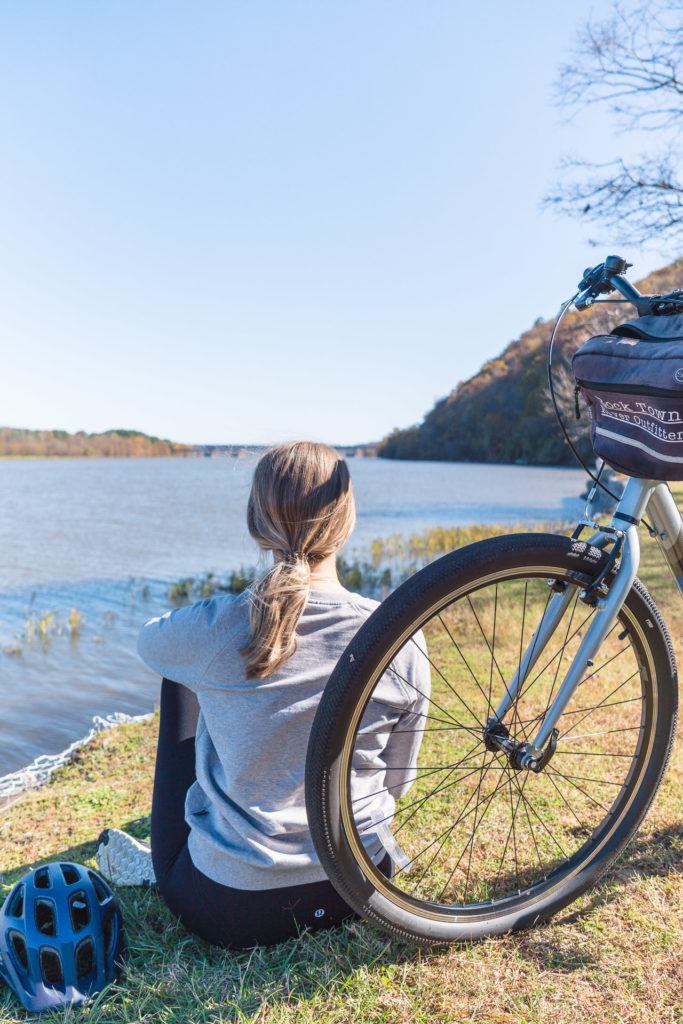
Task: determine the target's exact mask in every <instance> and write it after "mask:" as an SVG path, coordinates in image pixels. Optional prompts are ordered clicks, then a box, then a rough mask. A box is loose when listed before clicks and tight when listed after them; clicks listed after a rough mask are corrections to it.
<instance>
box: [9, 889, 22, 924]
mask: <svg viewBox="0 0 683 1024" xmlns="http://www.w3.org/2000/svg"><path fill="white" fill-rule="evenodd" d="M23 913H24V886H23V885H18V886H17V887H16V889H15V890H14V892H13V894H12V896H11V898H10V901H9V904H8V906H7V914H8V916H9V917H22V916H23Z"/></svg>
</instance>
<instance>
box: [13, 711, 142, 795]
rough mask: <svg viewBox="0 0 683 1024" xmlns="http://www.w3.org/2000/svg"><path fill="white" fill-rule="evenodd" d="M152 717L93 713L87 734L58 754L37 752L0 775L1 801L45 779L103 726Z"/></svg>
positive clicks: (42, 782)
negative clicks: (24, 763) (32, 758)
mask: <svg viewBox="0 0 683 1024" xmlns="http://www.w3.org/2000/svg"><path fill="white" fill-rule="evenodd" d="M149 718H152V714H151V713H150V714H148V715H125V714H124V713H123V712H122V711H116V712H115V713H114V714H112V715H106V716H105V717H102V716H101V715H95V716H94V717H93V720H92V729H91V730H90V732H89V733H88V735H87V736H84V737H83V738H82V739H80V740H75V741H74V742H73V743H72V744H71V746H70V747H67V749H66V750H63V751H62V752H61V754H41V755H40V757H37V758H36V759H35V761H33V762H32V763H31V764H29V765H27V766H26V768H22V769H20V771H18V772H11V773H10V774H9V775H3V776H2V777H1V778H0V801H5V800H8V799H12V798H13V797H16V796H18V795H19V794H20V793H24V792H25V791H26V790H28V789H37V788H38V787H39V786H44V785H45V783H46V782H49V781H50V779H51V778H52V776H53V775H54V773H55V772H56V771H57V769H58V768H62V767H63V766H64V765H65V764H68V763H69V761H71V760H73V757H74V755H75V754H76V753H77V752H78V751H79V750H80V749H81V747H85V746H86V745H87V744H88V743H91V742H92V741H93V740H94V739H95V737H96V736H97V735H98V734H99V733H101V732H104V731H105V730H106V729H112V728H114V727H115V726H117V725H126V724H129V723H131V722H145V721H147V720H148V719H149Z"/></svg>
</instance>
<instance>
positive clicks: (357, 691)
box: [306, 534, 676, 944]
mask: <svg viewBox="0 0 683 1024" xmlns="http://www.w3.org/2000/svg"><path fill="white" fill-rule="evenodd" d="M605 559H606V556H605V555H604V554H603V553H602V552H598V550H597V549H595V548H592V549H590V548H588V547H587V546H586V545H577V544H575V543H572V542H571V541H570V540H568V539H567V538H564V537H558V536H551V535H539V534H518V535H513V536H510V537H501V538H495V539H493V540H490V541H484V542H482V543H479V544H474V545H471V546H469V547H467V548H464V549H462V550H460V551H457V552H453V553H452V554H450V555H447V556H445V557H444V558H441V559H439V560H438V561H437V562H435V563H433V564H432V565H430V566H428V567H427V568H426V569H423V570H422V571H421V572H419V573H417V574H416V575H415V576H413V577H412V578H411V579H410V580H408V581H407V582H406V583H405V584H404V585H403V586H401V587H399V588H398V589H397V590H396V591H395V592H394V593H393V594H391V595H390V597H389V598H387V600H386V601H385V602H384V603H383V604H382V605H381V606H380V607H379V608H378V609H377V610H376V611H375V612H374V613H373V615H372V616H371V617H370V618H369V619H368V620H367V622H366V623H365V624H364V625H363V627H362V628H361V630H360V631H359V632H358V634H357V635H356V637H355V638H354V639H353V641H352V642H351V644H350V645H349V646H348V648H347V650H346V651H345V653H344V655H343V656H342V658H341V659H340V661H339V663H338V665H337V667H336V669H335V671H334V673H333V674H332V676H331V677H330V680H329V683H328V685H327V687H326V688H325V692H324V694H323V697H322V699H321V702H320V705H319V708H318V711H317V714H316V718H315V722H314V725H313V729H312V732H311V739H310V744H309V750H308V758H307V776H306V790H307V794H306V795H307V811H308V820H309V825H310V828H311V832H312V835H313V838H314V841H315V844H316V849H317V851H318V854H319V856H320V859H321V862H322V864H323V866H324V868H325V870H326V871H327V873H328V875H329V877H330V879H331V880H332V882H333V884H334V885H335V887H336V888H337V889H338V891H339V892H340V894H341V895H342V896H343V897H344V898H345V899H346V900H347V901H348V902H349V903H350V904H351V906H353V907H354V909H355V910H356V911H357V912H358V913H360V914H361V915H363V916H364V917H366V918H367V919H368V920H370V921H371V922H374V923H375V924H377V925H379V926H381V927H383V928H384V929H385V930H387V931H389V932H390V933H391V934H392V935H393V936H395V937H398V938H401V939H408V940H411V941H418V942H423V943H426V944H432V943H434V942H452V941H458V940H470V939H477V938H483V937H485V936H488V935H494V934H501V933H504V932H507V931H510V930H516V929H519V928H523V927H528V926H530V925H532V924H535V923H537V922H539V921H542V920H545V919H547V918H549V917H550V916H551V915H552V914H554V913H555V912H556V911H557V910H559V909H560V908H561V907H563V906H565V905H566V904H567V903H569V902H570V901H572V900H574V899H576V897H577V896H579V895H580V894H581V893H582V892H584V891H585V890H586V889H588V888H589V887H590V886H591V885H592V884H594V883H595V881H596V880H597V879H598V878H599V877H600V875H601V874H602V873H603V872H604V871H605V870H606V869H607V867H608V866H609V864H610V863H611V862H612V861H613V860H614V858H615V857H616V856H617V855H618V853H619V852H620V850H622V849H623V847H624V845H625V844H626V843H627V841H628V840H629V839H630V838H631V836H632V835H633V833H634V832H635V830H636V829H637V827H638V825H639V823H640V821H641V820H642V818H643V816H644V814H645V812H646V811H647V808H648V806H649V805H650V802H651V800H652V798H653V796H654V794H655V792H656V790H657V788H658V786H659V783H660V781H661V778H662V774H663V772H664V769H665V766H666V762H667V759H668V756H669V752H670V749H671V743H672V739H673V732H674V725H675V717H676V670H675V664H674V659H673V653H672V648H671V643H670V640H669V637H668V635H667V633H666V628H665V626H664V624H663V622H662V620H661V617H660V615H659V613H658V611H657V609H656V607H655V605H654V602H653V601H652V599H651V598H650V596H649V594H648V593H647V591H646V590H645V588H644V587H643V585H642V584H641V583H640V582H638V581H636V583H635V584H634V587H633V588H632V590H631V592H630V594H629V596H628V598H627V600H626V602H625V604H624V606H623V608H622V610H621V612H620V615H619V619H618V621H617V623H616V624H615V626H614V627H613V628H612V630H611V631H610V633H609V635H608V636H607V638H606V639H605V641H604V643H603V645H602V647H601V648H600V651H599V654H598V656H597V657H596V659H595V664H594V665H592V666H589V667H588V669H587V670H586V673H585V676H584V678H583V680H582V682H581V683H580V685H579V686H578V688H577V690H576V692H575V694H574V696H573V698H572V700H571V701H570V703H569V704H568V706H567V708H566V709H565V712H564V714H563V715H562V717H561V719H560V721H559V723H558V729H559V737H558V742H557V748H556V750H555V753H554V755H553V757H552V759H551V760H550V762H549V763H548V764H547V765H546V766H545V767H544V768H543V770H542V771H540V772H539V773H534V772H531V771H526V770H517V769H516V768H515V767H514V766H513V765H512V764H511V762H510V760H509V759H508V756H507V755H506V754H505V753H503V751H501V750H500V749H498V748H496V747H495V746H494V745H492V744H491V742H490V739H489V740H487V733H486V724H487V721H488V720H489V719H490V718H491V717H492V715H493V712H494V709H495V708H496V706H497V704H498V703H499V701H500V700H501V698H502V697H503V695H504V694H505V692H506V688H507V687H508V685H509V683H510V681H511V680H512V678H513V676H514V673H515V671H516V670H517V669H518V667H519V665H520V662H521V659H522V656H523V653H524V650H525V649H526V648H527V646H528V645H529V643H530V642H531V638H532V635H533V633H534V630H535V629H536V628H537V627H538V626H539V624H540V623H541V622H542V621H543V619H544V616H545V615H546V613H547V609H548V606H549V602H550V600H551V598H552V595H553V593H555V592H556V591H558V590H563V589H564V588H565V587H568V588H570V592H569V595H568V596H569V598H570V599H569V600H568V601H567V605H566V610H565V613H564V616H563V618H562V620H561V621H560V623H559V625H558V626H557V628H556V629H555V632H554V634H553V636H552V638H551V640H550V641H549V642H548V644H547V646H546V648H545V649H544V651H543V653H542V654H541V656H540V657H539V659H538V661H537V662H536V664H535V666H534V668H533V670H531V671H530V672H529V673H528V675H527V678H525V679H524V681H523V684H522V686H521V687H520V689H519V694H518V698H517V699H516V700H515V701H514V703H513V706H512V708H511V710H510V712H509V713H508V715H507V717H506V719H505V725H506V728H507V729H508V731H509V734H510V737H512V738H513V739H514V740H516V741H518V742H523V741H524V740H527V739H533V736H534V734H535V732H536V731H537V730H538V728H539V727H540V724H541V723H542V722H543V720H544V717H545V714H546V713H547V711H548V708H549V707H550V705H551V703H552V699H553V696H554V694H555V693H557V689H558V688H559V685H560V683H561V680H562V678H563V670H566V668H567V666H568V664H569V662H570V660H571V658H572V657H573V654H574V653H575V651H576V649H577V647H578V644H579V643H580V640H581V637H582V635H583V634H584V632H585V630H586V628H587V627H588V625H589V623H590V621H591V619H592V617H593V615H595V614H596V611H595V609H594V608H592V607H589V606H587V605H586V604H584V603H583V602H582V601H581V599H580V592H581V590H582V588H584V587H585V586H586V585H587V584H588V583H589V582H590V581H591V580H592V579H593V578H594V577H595V575H596V574H597V573H598V572H599V570H600V569H601V568H602V566H603V565H604V562H605ZM406 666H409V667H408V668H407V667H406ZM390 736H391V738H389V737H390ZM408 762H409V763H408ZM380 844H381V846H383V847H384V848H385V849H387V850H388V851H389V852H390V853H391V854H392V859H393V860H394V873H393V877H392V878H391V879H387V878H386V877H385V876H384V875H383V874H382V873H381V872H380V871H379V870H378V869H377V868H376V867H375V863H376V861H377V859H378V857H377V853H378V849H379V847H380Z"/></svg>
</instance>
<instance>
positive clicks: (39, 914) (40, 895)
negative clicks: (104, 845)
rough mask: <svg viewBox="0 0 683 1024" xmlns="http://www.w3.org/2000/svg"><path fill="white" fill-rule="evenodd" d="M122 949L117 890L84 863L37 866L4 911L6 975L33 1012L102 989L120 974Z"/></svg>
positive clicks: (0, 945) (0, 929)
mask: <svg viewBox="0 0 683 1024" xmlns="http://www.w3.org/2000/svg"><path fill="white" fill-rule="evenodd" d="M124 951H125V938H124V931H123V922H122V918H121V910H120V908H119V904H118V902H117V900H116V897H115V896H114V894H113V892H112V891H111V889H110V888H109V886H108V885H107V883H106V882H105V881H104V879H103V878H102V877H101V876H100V875H98V874H97V872H96V871H91V870H90V868H86V867H83V865H82V864H64V863H53V864H45V865H44V866H43V867H39V868H34V869H33V871H29V872H28V874H27V875H24V877H23V878H22V879H21V881H19V882H17V884H16V885H15V886H14V888H13V889H12V891H11V892H10V894H9V896H8V897H7V899H6V900H5V903H4V905H3V907H2V910H0V977H2V978H3V979H4V980H5V981H6V982H7V984H8V985H9V986H10V987H11V988H12V989H13V990H14V992H15V993H16V994H17V996H18V997H19V999H20V1000H21V1002H22V1003H23V1004H24V1006H25V1007H26V1009H27V1010H30V1011H31V1012H33V1013H40V1012H41V1011H43V1010H50V1009H53V1008H54V1007H56V1006H63V1005H65V1004H66V1005H69V1004H73V1005H76V1006H77V1005H79V1004H80V1003H82V1002H83V1000H84V999H85V998H86V997H87V996H91V995H94V994H95V993H96V992H99V991H100V990H101V989H103V988H104V987H105V986H106V985H108V984H109V983H110V982H111V981H113V980H114V979H115V978H116V977H117V976H118V975H119V974H120V971H121V960H122V957H123V954H124Z"/></svg>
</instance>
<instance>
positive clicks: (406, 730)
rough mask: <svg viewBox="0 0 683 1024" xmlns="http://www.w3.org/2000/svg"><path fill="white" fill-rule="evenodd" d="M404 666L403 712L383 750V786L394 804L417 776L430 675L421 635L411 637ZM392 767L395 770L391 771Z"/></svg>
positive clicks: (402, 667)
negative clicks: (411, 644)
mask: <svg viewBox="0 0 683 1024" xmlns="http://www.w3.org/2000/svg"><path fill="white" fill-rule="evenodd" d="M415 641H416V643H415V645H414V646H413V649H412V650H411V652H410V658H409V660H408V664H407V665H405V667H404V666H403V665H402V666H401V686H402V689H403V691H404V692H405V695H406V710H405V711H404V712H403V713H402V714H401V715H400V717H399V718H398V720H397V721H396V723H395V724H394V727H393V728H392V730H391V734H390V736H389V740H388V742H387V745H386V747H385V748H384V754H383V760H384V763H385V764H386V766H387V772H386V782H387V785H388V786H389V787H390V791H391V793H392V794H393V796H394V798H395V799H396V800H399V799H400V798H401V797H402V796H405V794H406V793H407V792H408V790H409V789H410V787H411V786H412V784H413V782H414V781H415V778H416V776H417V758H418V754H419V752H420V746H421V744H422V739H423V736H424V729H425V726H426V724H427V718H426V717H425V716H426V715H428V712H429V695H430V689H431V675H430V670H429V669H430V666H429V660H428V658H427V641H426V640H425V638H424V634H423V633H422V632H420V633H418V634H417V636H416V637H415ZM392 765H396V766H397V767H396V768H394V769H392V767H391V766H392Z"/></svg>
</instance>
